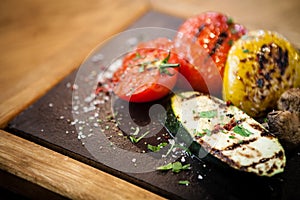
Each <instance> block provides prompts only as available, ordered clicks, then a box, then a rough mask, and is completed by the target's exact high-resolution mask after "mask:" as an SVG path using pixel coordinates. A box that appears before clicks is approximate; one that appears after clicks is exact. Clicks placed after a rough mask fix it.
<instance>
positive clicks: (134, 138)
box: [129, 131, 150, 143]
mask: <svg viewBox="0 0 300 200" xmlns="http://www.w3.org/2000/svg"><path fill="white" fill-rule="evenodd" d="M149 133H150V131H146V132H145V133H144V134H143V135H141V136H140V137H139V138H136V137H134V136H132V135H130V136H129V139H130V141H131V142H132V143H138V142H139V141H140V140H141V139H143V138H144V137H145V136H146V135H148V134H149Z"/></svg>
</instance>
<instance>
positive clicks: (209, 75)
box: [174, 12, 247, 95]
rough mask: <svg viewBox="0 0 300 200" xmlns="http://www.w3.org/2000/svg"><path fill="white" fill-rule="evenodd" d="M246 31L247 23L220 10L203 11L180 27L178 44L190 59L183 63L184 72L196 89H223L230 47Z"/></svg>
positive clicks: (211, 90)
mask: <svg viewBox="0 0 300 200" xmlns="http://www.w3.org/2000/svg"><path fill="white" fill-rule="evenodd" d="M246 32H247V31H246V28H245V27H244V26H242V25H240V24H238V23H235V22H234V20H233V19H232V18H230V17H229V16H227V15H225V14H223V13H219V12H204V13H201V14H199V15H196V16H193V17H191V18H189V19H187V20H186V21H185V22H184V23H183V24H182V25H181V26H180V27H179V29H178V34H177V35H176V37H175V39H174V41H175V46H176V48H177V50H178V54H180V55H183V57H184V58H185V59H187V61H188V62H187V63H185V64H182V66H181V68H180V73H181V74H182V75H183V76H184V77H185V78H186V79H187V80H188V82H189V83H190V84H191V86H192V87H193V89H194V90H197V91H200V92H205V93H210V94H215V95H216V94H220V93H221V92H222V78H223V73H224V67H225V62H226V58H227V54H228V51H229V49H230V47H231V45H232V43H233V42H234V41H236V40H237V39H239V38H240V37H241V36H242V35H244V34H245V33H246ZM179 80H180V79H179ZM180 84H182V83H181V82H179V86H181V85H180Z"/></svg>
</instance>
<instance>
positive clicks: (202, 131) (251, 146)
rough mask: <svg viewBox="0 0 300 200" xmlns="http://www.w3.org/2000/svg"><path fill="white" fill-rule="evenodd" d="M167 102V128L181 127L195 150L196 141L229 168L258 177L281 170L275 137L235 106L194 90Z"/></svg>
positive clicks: (281, 155)
mask: <svg viewBox="0 0 300 200" xmlns="http://www.w3.org/2000/svg"><path fill="white" fill-rule="evenodd" d="M170 104H171V111H170V113H172V114H171V115H169V116H171V117H169V120H167V123H169V124H167V127H169V130H170V131H172V132H176V131H180V129H181V130H182V129H184V130H185V131H186V134H188V135H189V137H190V138H191V140H190V141H189V140H188V139H187V140H185V141H186V142H190V144H192V141H193V144H192V148H194V149H196V148H195V147H194V146H193V145H195V142H196V143H197V145H198V147H200V146H201V148H198V150H199V149H205V150H206V151H207V152H209V153H210V154H211V155H213V156H214V157H215V158H218V159H219V160H221V161H223V162H224V163H226V164H227V165H229V166H230V167H232V168H234V169H238V170H241V171H245V172H250V173H255V174H257V175H259V176H273V175H275V174H277V173H280V172H283V170H284V167H285V162H286V157H285V152H284V149H283V148H282V146H281V144H280V143H279V142H278V140H277V138H275V137H274V136H273V135H271V134H270V133H269V132H268V131H267V130H266V129H265V128H264V127H263V126H262V125H261V124H259V123H258V122H257V121H255V120H254V119H253V118H251V117H249V116H248V115H247V114H245V113H244V112H243V111H241V110H239V109H238V108H237V107H235V106H233V105H228V104H226V103H225V102H223V101H222V100H219V99H217V98H215V97H212V96H207V95H202V94H200V93H198V92H182V93H178V94H176V95H174V96H172V97H171V103H170ZM170 118H171V119H170ZM174 127H175V128H174ZM180 134H182V131H181V133H180ZM176 137H179V136H176ZM180 137H183V136H182V135H181V136H180ZM194 153H195V152H194Z"/></svg>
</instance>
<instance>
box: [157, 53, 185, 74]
mask: <svg viewBox="0 0 300 200" xmlns="http://www.w3.org/2000/svg"><path fill="white" fill-rule="evenodd" d="M170 56H171V52H170V51H169V53H168V55H167V57H165V59H163V61H162V62H161V64H160V65H159V73H161V74H167V75H169V76H173V75H174V74H171V73H170V72H169V70H168V68H177V67H179V66H180V64H179V63H168V62H169V59H170Z"/></svg>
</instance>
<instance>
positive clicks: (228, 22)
mask: <svg viewBox="0 0 300 200" xmlns="http://www.w3.org/2000/svg"><path fill="white" fill-rule="evenodd" d="M226 23H227V24H228V25H230V24H233V18H231V17H228V19H227V21H226Z"/></svg>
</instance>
